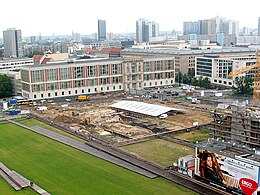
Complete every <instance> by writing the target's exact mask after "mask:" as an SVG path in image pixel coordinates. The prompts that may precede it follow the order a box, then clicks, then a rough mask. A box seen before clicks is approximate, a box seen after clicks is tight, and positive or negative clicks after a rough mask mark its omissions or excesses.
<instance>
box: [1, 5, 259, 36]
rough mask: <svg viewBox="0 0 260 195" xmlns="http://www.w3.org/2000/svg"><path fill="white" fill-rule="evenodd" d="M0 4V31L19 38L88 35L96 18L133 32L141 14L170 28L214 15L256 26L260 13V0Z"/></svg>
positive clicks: (94, 28) (113, 28) (116, 29)
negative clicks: (12, 31) (11, 31)
mask: <svg viewBox="0 0 260 195" xmlns="http://www.w3.org/2000/svg"><path fill="white" fill-rule="evenodd" d="M0 7H1V20H0V32H2V31H4V30H6V29H7V28H16V29H21V30H22V36H23V37H26V36H38V35H39V33H41V35H42V36H50V35H53V34H54V35H71V33H72V31H74V33H76V32H77V33H80V34H82V35H86V34H92V33H95V32H97V20H98V19H102V20H106V26H107V32H113V33H127V32H135V22H136V20H138V19H140V18H144V19H146V20H150V21H155V22H156V23H159V30H160V31H172V30H173V29H174V30H182V28H183V27H182V25H183V22H184V21H196V20H200V19H210V18H213V17H216V16H219V17H223V18H226V19H228V20H236V21H239V28H242V27H245V26H246V27H249V28H257V24H258V17H260V11H259V10H260V0H249V1H238V0H216V1H213V0H179V1H176V0H160V1H153V0H130V1H126V0H93V1H88V0H72V1H68V0H44V1H37V0H3V1H1V4H0ZM0 37H1V38H2V37H3V34H2V33H0Z"/></svg>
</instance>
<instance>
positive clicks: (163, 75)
mask: <svg viewBox="0 0 260 195" xmlns="http://www.w3.org/2000/svg"><path fill="white" fill-rule="evenodd" d="M162 71H163V72H162V78H163V79H166V75H165V74H166V73H165V71H166V60H163V61H162Z"/></svg>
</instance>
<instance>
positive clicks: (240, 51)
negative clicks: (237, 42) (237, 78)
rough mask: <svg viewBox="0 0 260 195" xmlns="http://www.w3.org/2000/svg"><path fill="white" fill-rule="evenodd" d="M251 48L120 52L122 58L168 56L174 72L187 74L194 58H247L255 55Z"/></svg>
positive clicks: (133, 50) (130, 49)
mask: <svg viewBox="0 0 260 195" xmlns="http://www.w3.org/2000/svg"><path fill="white" fill-rule="evenodd" d="M255 51H256V50H255V49H253V48H235V47H234V48H224V49H204V50H170V49H168V50H166V49H132V48H127V49H124V50H123V51H122V56H123V57H125V56H140V57H145V56H169V57H174V64H175V72H176V73H178V72H182V73H183V74H187V73H188V70H189V69H194V68H195V65H196V63H195V58H196V57H203V56H204V55H218V56H219V57H223V58H224V57H229V56H233V57H235V56H237V57H240V56H248V55H253V54H254V53H255Z"/></svg>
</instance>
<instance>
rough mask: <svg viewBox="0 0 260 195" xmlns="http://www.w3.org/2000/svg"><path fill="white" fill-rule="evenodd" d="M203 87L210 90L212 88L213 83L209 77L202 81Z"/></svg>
mask: <svg viewBox="0 0 260 195" xmlns="http://www.w3.org/2000/svg"><path fill="white" fill-rule="evenodd" d="M201 87H204V88H206V89H209V88H210V87H211V83H210V80H209V78H208V77H204V78H203V79H202V81H201Z"/></svg>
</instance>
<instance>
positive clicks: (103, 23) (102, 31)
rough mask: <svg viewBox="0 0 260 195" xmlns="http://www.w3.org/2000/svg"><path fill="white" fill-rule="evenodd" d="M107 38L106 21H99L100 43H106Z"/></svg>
mask: <svg viewBox="0 0 260 195" xmlns="http://www.w3.org/2000/svg"><path fill="white" fill-rule="evenodd" d="M106 38H107V30H106V21H105V20H98V41H104V40H106Z"/></svg>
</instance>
